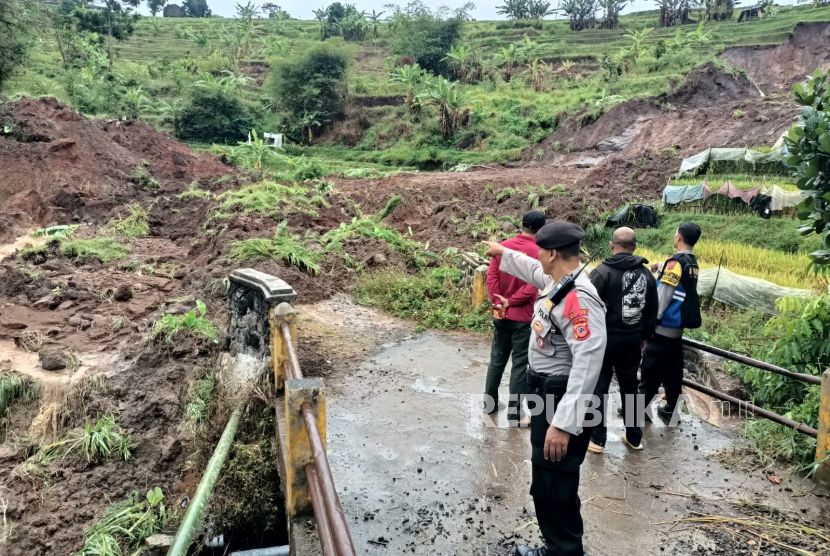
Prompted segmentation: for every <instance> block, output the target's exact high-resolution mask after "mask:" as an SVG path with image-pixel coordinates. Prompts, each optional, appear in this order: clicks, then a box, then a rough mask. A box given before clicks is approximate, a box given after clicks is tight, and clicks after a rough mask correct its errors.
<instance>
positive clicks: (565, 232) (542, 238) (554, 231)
mask: <svg viewBox="0 0 830 556" xmlns="http://www.w3.org/2000/svg"><path fill="white" fill-rule="evenodd" d="M583 237H585V230H583V229H582V228H581V227H579V226H577V225H576V224H571V223H570V222H563V221H561V220H556V221H554V222H551V223H550V224H545V225H544V226H543V227H542V229H541V230H539V231H538V232H537V233H536V245H538V246H539V247H540V248H541V249H559V248H560V247H565V246H566V245H571V244H572V243H576V242H578V241H579V240H580V239H582V238H583Z"/></svg>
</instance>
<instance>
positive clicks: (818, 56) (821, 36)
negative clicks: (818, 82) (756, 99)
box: [720, 22, 830, 93]
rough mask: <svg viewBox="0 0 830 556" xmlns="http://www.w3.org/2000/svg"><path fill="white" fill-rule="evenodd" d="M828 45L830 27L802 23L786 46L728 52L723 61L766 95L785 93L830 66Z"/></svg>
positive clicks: (815, 23) (824, 23)
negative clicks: (814, 72)
mask: <svg viewBox="0 0 830 556" xmlns="http://www.w3.org/2000/svg"><path fill="white" fill-rule="evenodd" d="M828 45H830V23H828V22H814V23H799V24H798V25H796V26H795V27H794V28H793V32H792V34H791V35H790V40H788V41H787V42H786V43H784V44H781V45H778V46H742V47H734V48H728V49H726V50H725V51H724V52H723V54H721V55H720V58H721V59H722V60H724V61H726V62H728V63H730V64H732V65H733V66H737V67H739V68H743V69H745V70H746V71H747V73H749V76H750V77H751V78H752V80H753V81H755V82H756V83H758V84H759V86H760V87H761V89H762V90H763V91H764V92H765V93H776V92H786V91H788V90H789V88H790V87H791V86H792V84H793V83H798V82H800V81H804V80H805V79H807V78H808V77H809V76H810V75H812V73H813V71H815V69H816V68H826V67H827V66H828V64H830V47H828Z"/></svg>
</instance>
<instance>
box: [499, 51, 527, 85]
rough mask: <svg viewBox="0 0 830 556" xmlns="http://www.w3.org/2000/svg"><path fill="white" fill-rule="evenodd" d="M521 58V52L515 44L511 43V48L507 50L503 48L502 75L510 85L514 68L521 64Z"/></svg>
mask: <svg viewBox="0 0 830 556" xmlns="http://www.w3.org/2000/svg"><path fill="white" fill-rule="evenodd" d="M521 57H522V55H521V52H520V51H519V50H518V49H517V48H516V44H515V43H510V46H508V47H507V48H504V47H502V49H501V59H502V63H501V73H502V77H503V78H504V81H505V82H507V83H510V79H511V78H512V77H513V67H514V66H515V65H516V64H517V63H518V62H519V60H520V59H521Z"/></svg>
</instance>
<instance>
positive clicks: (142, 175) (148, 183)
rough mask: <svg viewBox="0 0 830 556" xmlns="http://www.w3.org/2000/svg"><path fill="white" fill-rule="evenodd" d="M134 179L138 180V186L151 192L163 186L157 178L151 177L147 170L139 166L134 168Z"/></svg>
mask: <svg viewBox="0 0 830 556" xmlns="http://www.w3.org/2000/svg"><path fill="white" fill-rule="evenodd" d="M131 174H132V177H133V178H135V179H136V181H137V182H138V185H140V186H141V187H142V189H144V190H145V191H146V190H149V189H159V188H160V187H161V184H160V183H159V182H158V180H157V179H156V178H154V177H153V176H151V175H150V174H149V173H148V172H147V170H146V169H144V168H142V167H141V166H137V167H135V168H133V171H132V173H131Z"/></svg>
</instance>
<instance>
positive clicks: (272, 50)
mask: <svg viewBox="0 0 830 556" xmlns="http://www.w3.org/2000/svg"><path fill="white" fill-rule="evenodd" d="M259 42H260V44H261V45H262V46H260V47H259V50H258V54H259V55H260V56H262V57H263V58H268V57H269V56H279V55H280V54H283V53H285V51H286V50H287V48H286V47H287V46H288V45H287V43H286V41H285V39H283V38H282V37H280V36H277V35H267V36H265V37H260V38H259Z"/></svg>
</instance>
